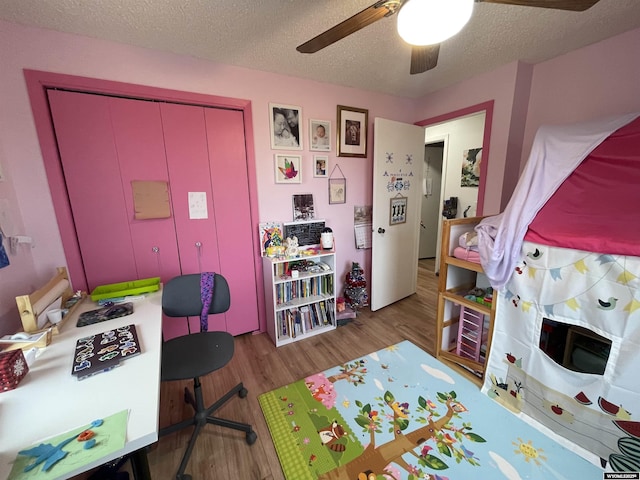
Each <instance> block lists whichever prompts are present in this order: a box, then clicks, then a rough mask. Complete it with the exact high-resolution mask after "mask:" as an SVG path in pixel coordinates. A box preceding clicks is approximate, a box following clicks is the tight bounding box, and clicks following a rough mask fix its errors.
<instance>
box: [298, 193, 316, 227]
mask: <svg viewBox="0 0 640 480" xmlns="http://www.w3.org/2000/svg"><path fill="white" fill-rule="evenodd" d="M315 218H316V213H315V207H314V205H313V194H312V193H296V194H294V195H293V221H294V222H302V221H305V220H314V219H315Z"/></svg>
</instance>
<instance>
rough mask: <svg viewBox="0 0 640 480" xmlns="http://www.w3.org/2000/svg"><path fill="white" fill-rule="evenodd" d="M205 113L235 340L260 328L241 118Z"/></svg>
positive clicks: (221, 112) (224, 112)
mask: <svg viewBox="0 0 640 480" xmlns="http://www.w3.org/2000/svg"><path fill="white" fill-rule="evenodd" d="M204 112H205V119H206V129H207V144H208V150H209V157H210V159H211V167H210V175H211V185H212V187H213V204H214V206H215V211H216V225H217V232H218V249H219V250H220V251H221V252H224V255H221V256H220V269H221V271H222V272H224V275H225V277H226V278H227V280H228V282H229V288H230V291H231V298H232V302H231V309H230V310H229V314H228V315H227V331H228V332H229V333H231V334H232V335H237V334H239V333H244V332H250V331H254V330H257V329H258V328H259V325H258V300H257V290H256V278H255V275H254V270H255V264H254V258H253V242H252V232H253V230H252V226H251V210H250V208H251V207H250V205H249V180H248V179H249V175H248V172H247V154H246V150H245V137H244V122H243V117H242V115H243V114H242V112H240V111H237V110H223V109H219V108H205V109H204Z"/></svg>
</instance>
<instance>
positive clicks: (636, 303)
mask: <svg viewBox="0 0 640 480" xmlns="http://www.w3.org/2000/svg"><path fill="white" fill-rule="evenodd" d="M639 308H640V302H639V301H637V300H636V299H635V298H632V299H631V301H630V302H629V304H628V305H627V306H626V307H624V311H625V312H629V313H633V312H635V311H636V310H638V309H639Z"/></svg>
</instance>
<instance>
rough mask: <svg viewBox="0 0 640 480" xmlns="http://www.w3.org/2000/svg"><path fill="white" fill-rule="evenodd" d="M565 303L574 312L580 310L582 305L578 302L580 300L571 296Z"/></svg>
mask: <svg viewBox="0 0 640 480" xmlns="http://www.w3.org/2000/svg"><path fill="white" fill-rule="evenodd" d="M564 303H565V305H566V306H567V307H569V308H570V309H571V310H573V311H574V312H577V311H578V310H580V305H579V304H578V301H577V300H576V299H575V298H570V299H569V300H567V301H566V302H564Z"/></svg>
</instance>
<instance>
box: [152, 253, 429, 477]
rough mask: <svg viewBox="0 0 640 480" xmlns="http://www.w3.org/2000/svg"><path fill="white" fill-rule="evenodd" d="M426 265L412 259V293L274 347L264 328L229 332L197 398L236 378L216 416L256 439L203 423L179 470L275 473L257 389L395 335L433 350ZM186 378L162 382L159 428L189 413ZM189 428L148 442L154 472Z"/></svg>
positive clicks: (176, 455) (210, 397)
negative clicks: (230, 345)
mask: <svg viewBox="0 0 640 480" xmlns="http://www.w3.org/2000/svg"><path fill="white" fill-rule="evenodd" d="M434 265H435V262H434V260H433V259H427V260H421V261H420V263H419V268H418V292H417V293H416V294H414V295H411V296H410V297H407V298H405V299H403V300H401V301H399V302H396V303H395V304H393V305H390V306H388V307H386V308H383V309H381V310H378V311H376V312H371V311H369V310H368V309H363V310H362V311H360V312H359V313H358V317H357V318H356V319H354V320H353V321H351V322H350V323H348V324H347V325H344V326H341V327H339V328H337V329H336V330H335V331H332V332H328V333H325V334H323V335H317V336H315V337H312V338H309V339H306V340H302V341H299V342H296V343H293V344H289V345H286V346H284V347H280V348H277V349H276V347H275V346H274V345H273V343H272V341H271V339H270V338H269V336H268V335H267V334H259V335H252V334H247V335H241V336H238V337H236V344H235V345H236V351H235V355H234V357H233V360H232V361H231V362H230V363H229V364H228V365H227V366H226V367H225V368H223V369H222V370H219V371H217V372H214V373H212V374H210V375H208V376H206V377H204V378H203V379H202V384H203V390H204V396H205V403H206V404H210V403H213V401H215V399H217V398H218V397H220V396H222V395H224V393H226V392H227V391H228V390H229V389H231V388H232V387H233V386H234V385H235V384H236V383H238V382H240V381H242V382H243V383H244V386H245V387H246V388H247V389H248V390H249V395H248V396H247V397H246V398H244V399H241V398H239V397H234V398H232V399H231V400H230V401H229V402H227V404H226V405H225V406H224V407H222V409H221V410H220V411H219V412H218V413H217V415H218V416H221V417H223V418H229V419H233V420H237V421H241V422H245V423H249V424H251V425H252V426H253V429H254V430H255V432H256V433H257V435H258V440H257V441H256V443H255V444H253V445H251V446H249V445H247V443H246V442H245V436H244V434H243V433H241V432H236V431H233V430H229V429H225V428H222V427H218V426H214V425H207V426H206V427H205V428H204V429H203V431H202V433H201V434H200V436H199V438H198V441H197V442H196V447H195V449H194V451H193V454H192V456H191V459H190V461H189V464H188V466H187V469H186V473H189V474H191V475H192V476H193V478H194V480H209V479H211V480H213V479H229V480H258V479H260V480H262V479H264V480H276V479H283V478H284V476H283V474H282V470H281V468H280V463H279V462H278V456H277V454H276V451H275V448H274V446H273V442H272V441H271V436H270V435H269V430H268V428H267V424H266V422H265V420H264V417H263V416H262V411H261V410H260V406H259V404H258V398H257V397H258V395H260V394H261V393H264V392H268V391H270V390H273V389H274V388H277V387H280V386H282V385H286V384H288V383H291V382H294V381H296V380H299V379H301V378H303V377H305V376H308V375H311V374H313V373H317V372H320V371H322V370H326V369H327V368H330V367H333V366H335V365H338V364H339V363H342V362H346V361H348V360H351V359H353V358H356V357H360V356H363V355H366V354H368V353H371V352H374V351H376V350H380V349H381V348H384V347H386V346H388V345H392V344H394V343H398V342H400V341H402V340H411V341H412V342H413V343H414V344H416V345H418V346H419V347H421V348H423V349H424V350H426V351H427V352H429V353H431V354H434V351H435V344H434V337H435V318H436V306H437V305H436V304H437V285H438V277H437V276H436V275H435V274H434V273H433V271H434ZM186 385H188V386H191V385H190V383H186V382H185V383H182V382H165V383H164V384H163V385H162V389H161V393H160V404H161V412H160V426H161V427H163V426H167V425H169V424H172V423H175V422H177V421H180V420H182V419H184V418H188V416H190V415H192V411H191V407H189V406H188V405H186V404H185V403H184V402H183V393H182V392H183V389H184V387H185V386H186ZM190 434H191V429H185V430H183V431H182V432H176V433H173V434H171V435H168V436H165V437H163V438H161V439H160V440H159V441H158V442H157V443H156V444H154V445H152V446H151V447H150V449H149V450H148V458H149V464H150V468H151V475H152V477H153V478H154V479H158V480H164V479H167V480H168V479H172V478H174V477H175V472H176V470H177V467H178V465H179V464H180V459H181V457H182V454H183V452H184V449H185V447H186V444H187V441H188V438H189V436H190Z"/></svg>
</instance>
